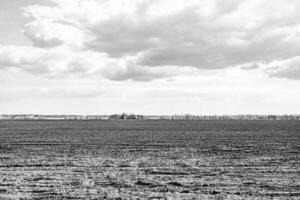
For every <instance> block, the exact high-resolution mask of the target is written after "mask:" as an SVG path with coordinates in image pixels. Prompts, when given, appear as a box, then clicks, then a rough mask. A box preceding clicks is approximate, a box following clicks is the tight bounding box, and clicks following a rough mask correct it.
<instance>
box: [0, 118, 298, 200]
mask: <svg viewBox="0 0 300 200" xmlns="http://www.w3.org/2000/svg"><path fill="white" fill-rule="evenodd" d="M0 199H1V200H2V199H5V200H6V199H23V200H25V199H300V121H298V122H297V121H130V120H127V121H126V120H124V121H0Z"/></svg>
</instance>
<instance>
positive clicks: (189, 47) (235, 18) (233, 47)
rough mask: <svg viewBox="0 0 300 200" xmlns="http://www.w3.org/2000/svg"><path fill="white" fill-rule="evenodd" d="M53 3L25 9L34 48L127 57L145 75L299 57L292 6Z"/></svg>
mask: <svg viewBox="0 0 300 200" xmlns="http://www.w3.org/2000/svg"><path fill="white" fill-rule="evenodd" d="M53 2H55V3H56V4H57V5H56V6H53V7H46V6H38V5H34V6H29V7H27V8H25V11H26V12H27V14H28V15H32V16H33V17H34V18H35V21H34V22H32V23H30V24H28V25H27V26H26V29H25V34H26V35H27V36H28V37H29V38H30V39H31V40H32V41H33V42H34V44H36V45H37V46H58V45H62V44H68V45H75V46H77V47H78V46H79V47H81V46H83V47H84V48H85V49H90V50H91V51H97V52H100V53H104V54H107V55H108V56H110V57H113V58H116V59H118V60H125V59H124V58H125V57H127V56H133V57H135V60H136V61H135V62H136V63H137V65H138V66H140V68H142V67H145V68H146V69H145V70H144V71H147V66H156V67H162V66H170V65H173V66H193V67H197V68H203V69H215V68H225V67H230V66H236V65H248V64H249V63H253V62H271V61H273V60H278V59H287V58H290V57H294V56H297V55H298V54H299V52H300V22H299V20H298V19H299V17H300V13H299V12H298V11H299V9H300V3H299V1H298V0H290V1H288V2H286V1H284V0H274V1H271V2H266V1H261V0H253V1H239V0H230V1H226V2H224V1H221V0H204V1H197V0H191V1H184V0H176V1H174V0H154V1H151V2H149V1H146V0H124V1H121V2H120V1H119V0H109V1H105V0H85V1H79V0H60V1H58V0H53ZM131 70H132V69H131ZM124 73H125V72H124V70H123V71H122V70H121V71H120V74H124ZM138 75H141V74H140V73H136V76H138ZM150 76H153V74H152V75H150ZM158 77H159V76H158ZM119 79H122V77H120V78H119ZM124 79H126V78H124ZM136 79H138V78H136Z"/></svg>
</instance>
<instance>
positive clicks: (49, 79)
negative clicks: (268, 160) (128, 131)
mask: <svg viewBox="0 0 300 200" xmlns="http://www.w3.org/2000/svg"><path fill="white" fill-rule="evenodd" d="M299 10H300V1H299V0H272V1H267V0H226V1H224V0H189V1H186V0H151V1H149V0H122V1H120V0H1V1H0V113H6V114H17V113H31V114H113V113H123V112H126V113H136V114H188V113H189V114H198V115H204V114H205V115H206V114H218V115H223V114H299V113H300V12H299Z"/></svg>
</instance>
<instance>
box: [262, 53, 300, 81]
mask: <svg viewBox="0 0 300 200" xmlns="http://www.w3.org/2000/svg"><path fill="white" fill-rule="evenodd" d="M265 71H266V73H267V74H268V75H269V76H270V77H276V78H287V79H294V80H300V56H297V57H293V58H291V59H287V60H281V61H274V62H271V63H269V64H268V65H267V66H265Z"/></svg>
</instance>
